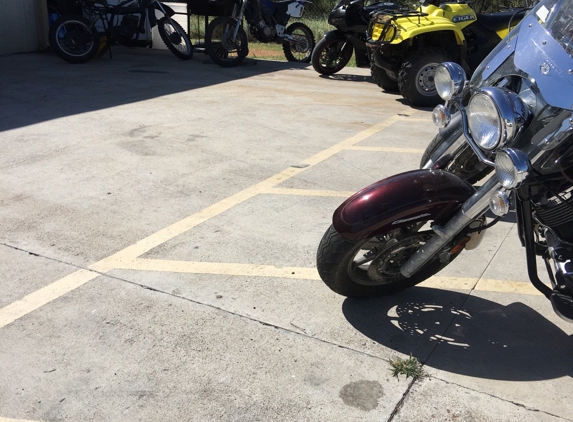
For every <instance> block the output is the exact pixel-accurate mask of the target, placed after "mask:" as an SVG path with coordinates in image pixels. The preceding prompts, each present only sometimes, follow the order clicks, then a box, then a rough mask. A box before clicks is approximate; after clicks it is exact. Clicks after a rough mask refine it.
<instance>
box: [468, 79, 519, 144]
mask: <svg viewBox="0 0 573 422" xmlns="http://www.w3.org/2000/svg"><path fill="white" fill-rule="evenodd" d="M529 115H530V113H529V109H528V108H527V106H526V105H525V103H524V102H523V101H522V100H521V98H519V96H518V95H517V94H516V93H514V92H512V91H509V90H507V89H504V88H497V87H486V88H480V89H478V90H477V91H476V92H475V93H474V95H473V96H472V98H471V100H470V102H469V104H468V127H469V131H470V133H471V135H472V138H473V140H474V141H475V142H476V144H477V145H478V146H479V147H480V148H481V149H483V150H486V151H491V150H493V149H496V148H498V147H499V146H500V145H501V146H503V145H505V144H506V143H507V142H510V141H511V140H513V139H514V138H515V137H516V136H517V134H518V133H520V132H521V129H522V128H523V125H524V124H525V122H526V121H527V120H528V119H529Z"/></svg>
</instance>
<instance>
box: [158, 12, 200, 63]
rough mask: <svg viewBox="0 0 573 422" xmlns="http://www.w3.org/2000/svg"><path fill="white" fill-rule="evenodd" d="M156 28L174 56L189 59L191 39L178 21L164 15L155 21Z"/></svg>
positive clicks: (191, 51)
mask: <svg viewBox="0 0 573 422" xmlns="http://www.w3.org/2000/svg"><path fill="white" fill-rule="evenodd" d="M157 30H158V32H159V36H160V37H161V39H162V40H163V42H164V43H165V46H166V47H167V48H168V49H169V51H171V52H172V53H173V54H174V55H175V56H176V57H179V58H180V59H181V60H189V59H190V58H191V57H193V45H192V44H191V40H190V39H189V36H188V35H187V33H186V32H185V30H184V29H183V28H182V27H181V25H179V23H177V22H176V21H174V20H173V19H168V18H167V17H166V16H164V17H162V18H161V19H159V20H158V21H157Z"/></svg>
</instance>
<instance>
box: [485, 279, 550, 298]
mask: <svg viewBox="0 0 573 422" xmlns="http://www.w3.org/2000/svg"><path fill="white" fill-rule="evenodd" d="M475 289H476V290H478V291H484V292H499V293H519V294H524V295H535V296H537V295H541V292H540V291H539V290H537V289H536V288H535V287H534V286H533V284H531V283H529V282H523V281H511V280H493V279H490V278H482V279H480V280H479V282H478V283H477V285H476V287H475Z"/></svg>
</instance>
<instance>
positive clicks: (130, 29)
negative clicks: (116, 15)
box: [116, 15, 139, 40]
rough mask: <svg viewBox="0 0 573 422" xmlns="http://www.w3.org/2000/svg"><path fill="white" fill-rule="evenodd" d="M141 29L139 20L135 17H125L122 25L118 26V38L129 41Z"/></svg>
mask: <svg viewBox="0 0 573 422" xmlns="http://www.w3.org/2000/svg"><path fill="white" fill-rule="evenodd" d="M138 27H139V18H138V17H137V16H135V15H125V16H124V17H123V18H122V19H121V22H120V24H119V25H118V26H117V28H116V30H117V37H118V38H119V39H123V40H129V39H131V38H132V37H133V35H134V34H135V33H136V32H137V29H138Z"/></svg>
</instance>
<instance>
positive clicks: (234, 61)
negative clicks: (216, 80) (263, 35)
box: [205, 16, 249, 67]
mask: <svg viewBox="0 0 573 422" xmlns="http://www.w3.org/2000/svg"><path fill="white" fill-rule="evenodd" d="M236 24H237V20H236V19H233V18H231V17H226V16H220V17H218V18H215V19H213V20H212V21H211V23H210V24H209V26H207V30H206V31H205V49H206V50H207V54H209V57H210V58H211V60H213V62H215V63H216V64H218V65H219V66H221V67H235V66H238V65H240V64H241V63H242V62H243V60H245V57H247V55H248V54H249V45H248V39H247V33H246V32H245V30H244V29H243V26H242V25H240V26H239V30H238V32H237V37H236V38H235V39H234V40H232V39H231V37H232V34H233V31H234V30H235V25H236Z"/></svg>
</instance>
